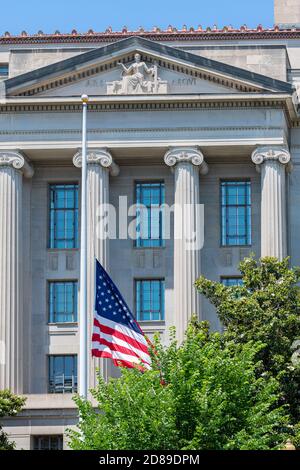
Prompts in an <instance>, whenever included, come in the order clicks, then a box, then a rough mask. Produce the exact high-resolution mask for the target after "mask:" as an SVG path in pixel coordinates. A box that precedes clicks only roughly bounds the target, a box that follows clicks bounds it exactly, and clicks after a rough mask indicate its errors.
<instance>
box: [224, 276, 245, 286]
mask: <svg viewBox="0 0 300 470" xmlns="http://www.w3.org/2000/svg"><path fill="white" fill-rule="evenodd" d="M221 283H222V284H224V286H227V287H233V286H242V285H243V279H242V278H241V277H221Z"/></svg>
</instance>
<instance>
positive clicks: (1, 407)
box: [0, 390, 25, 450]
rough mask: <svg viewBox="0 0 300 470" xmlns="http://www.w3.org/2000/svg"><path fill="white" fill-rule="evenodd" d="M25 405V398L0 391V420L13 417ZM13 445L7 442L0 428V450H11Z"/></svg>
mask: <svg viewBox="0 0 300 470" xmlns="http://www.w3.org/2000/svg"><path fill="white" fill-rule="evenodd" d="M24 403H25V398H22V397H18V396H16V395H13V394H12V393H11V392H10V391H9V390H1V391H0V418H4V417H7V416H15V415H16V414H17V413H19V412H20V411H21V410H22V408H23V406H24ZM14 448H15V444H14V443H13V442H9V440H8V436H7V434H6V433H5V432H4V431H3V430H2V427H1V426H0V450H13V449H14Z"/></svg>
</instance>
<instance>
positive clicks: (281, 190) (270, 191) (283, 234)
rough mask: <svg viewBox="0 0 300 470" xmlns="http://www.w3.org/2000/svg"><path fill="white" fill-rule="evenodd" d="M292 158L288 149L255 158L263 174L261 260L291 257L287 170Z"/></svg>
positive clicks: (261, 151) (270, 150) (260, 150)
mask: <svg viewBox="0 0 300 470" xmlns="http://www.w3.org/2000/svg"><path fill="white" fill-rule="evenodd" d="M290 160H291V156H290V154H289V152H288V151H287V150H286V149H281V148H277V147H268V148H266V147H262V148H258V149H256V150H255V151H254V152H253V154H252V161H253V162H254V163H255V164H256V165H257V169H258V171H259V172H260V173H261V256H262V257H265V256H272V257H275V258H278V259H279V260H282V259H283V258H284V257H285V256H287V221H286V170H287V169H289V168H290Z"/></svg>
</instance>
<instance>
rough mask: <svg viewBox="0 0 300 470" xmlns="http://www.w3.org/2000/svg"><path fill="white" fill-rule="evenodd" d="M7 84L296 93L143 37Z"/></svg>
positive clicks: (37, 89) (28, 90) (13, 89)
mask: <svg viewBox="0 0 300 470" xmlns="http://www.w3.org/2000/svg"><path fill="white" fill-rule="evenodd" d="M137 54H138V57H137ZM139 61H140V62H139ZM120 63H122V64H123V66H122V65H120ZM4 83H5V90H6V96H33V95H36V96H40V97H72V96H80V95H81V94H82V93H86V94H89V95H90V96H103V95H153V94H158V95H165V94H171V95H173V94H219V95H220V94H232V93H237V94H238V93H262V92H264V93H278V92H279V93H283V92H285V93H287V92H288V93H292V87H291V85H290V84H289V83H286V82H282V81H278V80H274V79H270V78H268V77H265V76H263V75H258V74H255V73H252V72H249V71H247V70H244V69H239V68H236V67H232V66H229V65H227V64H223V63H221V62H216V61H212V60H209V59H207V58H204V57H201V56H199V55H196V54H191V53H189V52H186V51H183V50H181V49H176V48H174V47H170V46H165V45H162V44H160V43H157V42H153V41H149V40H146V39H144V38H140V37H133V38H129V39H125V40H122V41H118V42H116V43H114V44H110V45H108V46H104V47H101V48H98V49H94V50H92V51H89V52H85V53H83V54H79V55H77V56H75V57H72V58H69V59H66V60H63V61H60V62H57V63H55V64H52V65H48V66H46V67H43V68H40V69H37V70H34V71H32V72H28V73H25V74H22V75H19V76H16V77H13V78H11V79H8V80H6V81H5V82H4Z"/></svg>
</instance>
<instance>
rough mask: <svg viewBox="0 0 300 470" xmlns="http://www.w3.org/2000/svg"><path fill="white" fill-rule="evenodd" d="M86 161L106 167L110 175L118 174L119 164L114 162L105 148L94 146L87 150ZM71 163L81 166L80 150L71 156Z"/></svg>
mask: <svg viewBox="0 0 300 470" xmlns="http://www.w3.org/2000/svg"><path fill="white" fill-rule="evenodd" d="M87 163H88V164H94V165H101V166H102V167H103V168H106V169H107V170H108V171H109V173H110V175H111V176H118V174H119V173H120V168H119V166H118V165H117V164H116V163H115V162H114V160H113V157H112V155H111V153H110V152H109V151H108V150H107V149H106V148H95V149H92V148H90V149H88V150H87ZM73 164H74V165H75V166H76V167H77V168H81V166H82V150H78V152H77V153H76V154H75V155H74V157H73Z"/></svg>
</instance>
